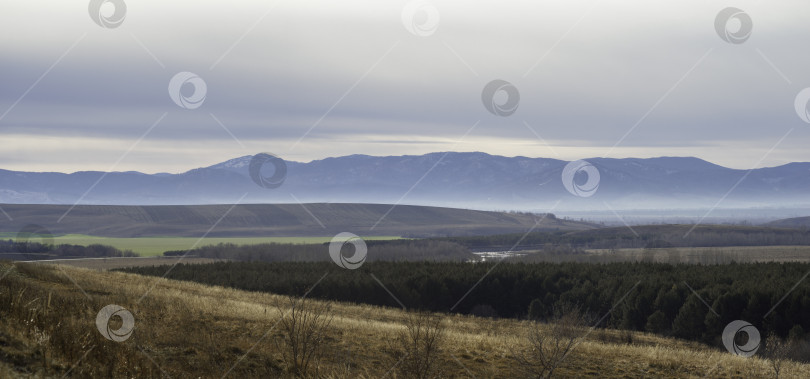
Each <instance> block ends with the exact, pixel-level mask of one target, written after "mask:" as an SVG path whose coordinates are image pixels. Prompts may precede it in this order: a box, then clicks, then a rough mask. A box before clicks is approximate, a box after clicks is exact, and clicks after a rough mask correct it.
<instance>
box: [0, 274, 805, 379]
mask: <svg viewBox="0 0 810 379" xmlns="http://www.w3.org/2000/svg"><path fill="white" fill-rule="evenodd" d="M0 276H3V277H2V279H0V377H4V378H5V377H26V378H27V377H76V378H85V377H155V378H157V377H162V376H163V377H173V378H175V377H180V378H197V377H201V378H221V377H223V376H224V375H226V374H227V377H230V378H252V377H289V376H291V374H290V370H289V365H287V364H286V363H285V359H284V358H283V357H284V345H283V344H282V343H281V342H280V341H281V339H282V338H283V334H282V333H281V331H280V328H279V327H278V325H279V324H278V321H279V320H280V318H281V317H282V314H284V315H285V316H286V313H283V312H286V311H287V308H286V305H284V304H287V303H286V301H285V300H286V299H285V298H283V297H281V296H277V295H273V294H267V293H253V292H245V291H238V290H233V289H228V288H222V287H212V286H204V285H200V284H195V283H189V282H179V281H171V280H164V279H156V278H147V277H142V276H138V275H134V274H125V273H119V272H109V271H97V270H91V269H86V268H77V267H70V266H64V265H41V264H21V263H18V264H14V265H11V264H9V263H4V264H0ZM383 279H384V278H383ZM153 286H154V287H153ZM152 288H153V290H151V291H150V289H152ZM304 291H306V289H302V293H303V292H304ZM145 293H148V295H147V296H145V297H143V299H142V300H139V299H141V298H142V296H143V295H144V294H145ZM310 303H311V304H319V302H315V301H312V302H310ZM108 304H117V305H120V306H123V307H125V308H126V309H128V310H129V311H131V312H132V314H133V315H134V318H135V330H134V332H133V334H132V336H131V337H130V338H129V339H127V340H126V341H123V342H113V341H109V340H107V339H105V338H104V337H102V336H101V333H100V332H99V331H98V330H97V329H96V325H95V319H96V315H97V313H98V311H99V310H100V309H101V308H102V307H104V306H106V305H108ZM277 306H279V307H280V308H276V307H277ZM330 306H331V313H330V314H331V315H332V316H333V317H334V318H333V321H332V324H331V327H330V328H328V329H327V331H326V335H325V338H324V340H323V344H325V346H326V349H325V350H324V354H323V355H321V356H320V359H319V360H318V363H317V364H316V365H315V366H313V368H312V369H311V371H309V372H308V374H307V376H310V377H329V378H356V377H360V378H372V377H373V378H378V377H383V376H386V375H387V377H389V378H395V377H404V376H402V375H400V374H398V372H397V370H391V368H392V367H393V366H394V365H396V364H397V361H396V360H395V359H394V357H395V350H396V349H397V346H395V345H392V343H391V341H392V338H393V336H395V335H396V334H397V333H398V332H399V331H401V330H402V329H403V328H404V326H403V325H404V322H405V320H406V317H407V313H406V312H404V311H402V310H400V309H393V308H380V307H373V306H365V305H354V304H346V303H330ZM442 317H443V324H444V325H445V327H446V340H445V342H444V343H443V344H442V345H441V348H440V352H439V354H438V364H439V366H440V368H441V374H442V377H448V378H466V377H481V378H489V377H493V378H513V377H525V376H524V374H522V373H521V372H520V371H519V370H518V366H517V365H516V364H515V362H514V361H513V360H512V359H511V357H512V356H513V354H514V353H515V352H516V351H517V352H519V351H522V350H525V349H527V343H528V341H527V338H526V335H527V331H528V330H529V328H530V327H531V325H532V323H530V322H528V321H518V320H511V319H502V320H493V319H487V318H476V317H472V316H458V315H445V316H442ZM111 326H112V325H111ZM542 327H543V328H548V327H549V326H548V325H544V326H542ZM113 329H115V326H113ZM585 332H587V331H585V330H583V334H585ZM622 335H626V333H625V332H620V331H613V330H599V329H597V330H595V331H594V332H593V333H589V334H587V335H586V336H585V338H584V339H583V340H582V341H581V343H579V344H578V345H577V346H576V347H575V348H574V350H573V352H572V353H571V354H570V355H569V356H568V357H567V358H566V359H565V361H564V363H563V366H562V367H561V368H560V369H559V370H558V371H557V372H555V375H558V376H559V377H600V378H602V377H606V378H642V377H665V378H667V377H712V378H743V377H745V378H748V377H772V376H773V375H772V374H773V371H772V369H771V368H770V366H769V362H768V361H766V360H764V359H761V358H758V357H756V356H755V357H751V358H741V357H737V356H733V355H731V354H729V353H727V352H726V351H724V350H719V349H715V348H709V347H706V346H703V345H700V344H697V343H690V342H685V341H680V340H675V339H668V338H661V337H657V336H653V335H650V334H645V333H632V334H631V336H632V338H630V339H629V340H630V341H628V338H627V337H626V336H625V337H622ZM781 376H782V377H797V378H798V377H805V378H806V377H810V365H807V364H799V363H794V362H786V363H785V364H784V366H783V368H782V375H781Z"/></svg>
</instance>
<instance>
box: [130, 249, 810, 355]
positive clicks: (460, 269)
mask: <svg viewBox="0 0 810 379" xmlns="http://www.w3.org/2000/svg"><path fill="white" fill-rule="evenodd" d="M493 266H497V267H494V268H493ZM490 270H491V272H490ZM124 271H128V272H135V273H141V274H146V275H155V276H162V275H164V274H165V273H166V271H167V268H166V267H139V268H131V269H127V270H124ZM808 271H810V264H805V263H760V264H747V263H746V264H738V263H732V264H728V265H711V266H702V265H670V264H659V263H610V264H583V263H562V264H553V263H535V264H526V263H511V262H509V263H506V262H504V263H501V264H496V263H474V264H473V263H459V262H369V263H366V264H365V265H363V266H362V267H361V268H359V269H357V270H345V269H341V268H339V267H337V266H336V265H335V264H333V263H331V262H279V263H260V262H220V263H214V264H206V265H183V264H180V265H178V266H177V267H175V268H174V270H172V271H171V273H170V274H169V276H168V277H169V278H171V279H179V280H189V281H195V282H200V283H206V284H213V285H221V286H227V287H234V288H239V289H245V290H250V291H266V292H272V293H278V294H289V295H301V294H303V293H305V292H306V291H307V290H308V289H309V288H310V287H311V286H312V285H313V284H314V283H316V282H317V281H318V280H319V279H320V278H321V277H322V276H323V275H324V274H326V273H328V275H326V277H325V278H324V279H323V280H322V281H321V282H320V284H318V285H317V286H315V287H314V289H312V292H311V293H310V295H309V296H313V297H316V298H321V299H328V300H338V301H348V302H356V303H366V304H374V305H381V306H394V307H398V306H400V305H399V303H398V302H397V300H395V299H394V298H393V297H392V296H391V295H389V294H388V292H387V291H386V289H385V288H383V287H382V286H381V285H380V284H378V283H377V281H376V280H375V277H376V278H377V279H379V280H380V281H381V282H382V283H383V284H384V285H385V287H386V288H387V289H388V290H390V291H391V293H392V294H393V295H394V296H395V297H396V298H397V299H399V301H401V302H402V304H403V305H404V306H406V307H408V308H422V309H429V310H433V311H452V312H459V313H464V314H475V315H481V316H496V317H516V318H525V317H529V318H535V319H547V318H548V317H550V316H551V314H552V310H553V309H554V307H555V306H558V305H564V304H576V305H579V306H580V307H582V309H583V310H586V311H587V312H588V313H590V314H591V315H592V316H594V317H595V319H599V318H601V317H602V316H606V317H605V319H604V320H603V322H602V323H601V324H600V326H609V327H614V328H621V329H629V330H643V331H649V332H654V333H658V334H661V335H672V336H676V337H680V338H685V339H690V340H695V341H702V342H707V343H713V344H716V343H718V341H719V339H720V337H721V334H722V332H723V328H724V327H725V326H726V325H727V324H728V323H729V322H731V321H733V320H737V319H742V320H746V321H748V322H750V323H752V324H753V325H755V326H756V327H757V328H759V330H760V332H761V333H762V335H766V333H768V332H770V331H773V332H775V333H777V334H778V335H780V336H783V337H785V336H791V337H794V338H801V337H803V336H804V334H805V330H810V329H808V328H810V288H808V285H807V283H804V285H800V286H798V287H796V288H795V289H794V290H793V291H792V292H791V288H792V287H793V286H794V284H796V283H797V282H799V281H800V279H801V278H802V277H803V276H804V275H805V274H806V273H807V272H808ZM372 275H373V276H372ZM481 278H483V280H481V282H480V283H478V285H476V283H477V282H478V281H479V280H480V279H481ZM689 287H691V288H692V289H694V290H695V291H696V292H697V294H699V296H700V297H698V296H696V295H695V294H694V293H693V292H692V291H691V290H690V288H689ZM471 289H472V290H471ZM470 290H471V291H470ZM468 291H470V292H469V293H467V292H468ZM465 294H466V297H465ZM786 294H787V296H786V297H785V298H784V300H782V301H781V302H780V299H781V298H782V297H783V296H785V295H786ZM462 298H463V300H462ZM701 298H702V299H703V301H705V302H706V303H707V304H708V305H709V306H711V308H712V309H713V310H714V312H716V313H717V314H718V315H719V316H718V315H716V314H715V313H714V312H712V310H710V309H709V307H707V306H706V305H704V304H703V301H702V300H701ZM622 299H623V300H622ZM456 304H457V305H456ZM777 304H778V305H777ZM614 305H615V308H614ZM773 307H775V308H774V309H773V311H772V312H770V313H769V311H770V310H771V308H773ZM611 309H612V311H611ZM766 315H767V316H766Z"/></svg>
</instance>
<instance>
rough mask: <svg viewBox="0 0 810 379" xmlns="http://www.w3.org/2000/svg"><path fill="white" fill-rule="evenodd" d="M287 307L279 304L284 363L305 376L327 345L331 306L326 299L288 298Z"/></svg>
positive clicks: (291, 369)
mask: <svg viewBox="0 0 810 379" xmlns="http://www.w3.org/2000/svg"><path fill="white" fill-rule="evenodd" d="M287 308H288V309H287V310H286V312H285V309H283V308H282V306H281V305H279V306H278V310H279V312H280V313H281V315H282V316H281V320H280V321H279V330H281V332H282V334H283V340H284V342H283V348H282V349H281V350H282V352H283V355H284V362H285V363H286V364H287V369H288V370H289V371H290V372H291V373H292V374H294V375H299V376H305V375H307V372H308V370H309V369H310V368H311V366H312V364H313V363H315V362H316V361H317V360H318V359H319V357H320V356H321V354H322V353H323V351H324V349H325V348H326V333H327V331H328V330H329V327H330V326H331V324H332V320H333V319H334V315H333V314H332V307H331V305H330V304H329V303H326V302H313V301H311V300H307V299H306V298H301V299H298V298H295V297H288V298H287Z"/></svg>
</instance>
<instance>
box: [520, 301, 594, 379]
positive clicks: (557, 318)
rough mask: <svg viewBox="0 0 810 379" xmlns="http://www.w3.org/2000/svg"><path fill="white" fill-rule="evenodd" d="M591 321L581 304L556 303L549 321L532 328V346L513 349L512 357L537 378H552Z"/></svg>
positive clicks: (530, 339)
mask: <svg viewBox="0 0 810 379" xmlns="http://www.w3.org/2000/svg"><path fill="white" fill-rule="evenodd" d="M586 324H587V319H586V317H585V315H584V314H583V313H582V312H581V310H580V308H579V307H578V306H574V305H571V304H565V305H560V306H555V307H554V310H553V316H552V318H551V319H549V322H548V323H539V322H534V323H532V327H531V329H530V330H529V335H528V339H529V349H528V350H527V351H523V352H514V351H513V352H512V358H513V359H514V360H515V361H516V362H517V364H518V367H519V368H520V369H521V370H522V371H524V372H525V373H526V374H528V375H530V376H532V377H536V378H550V377H552V375H554V371H555V370H557V369H558V368H559V367H560V366H561V364H562V363H563V361H564V359H565V357H566V356H567V355H568V354H569V353H570V352H571V351H572V350H573V349H574V347H575V346H576V344H577V343H578V342H579V340H580V337H582V335H583V334H584V330H583V329H584V327H585V325H586Z"/></svg>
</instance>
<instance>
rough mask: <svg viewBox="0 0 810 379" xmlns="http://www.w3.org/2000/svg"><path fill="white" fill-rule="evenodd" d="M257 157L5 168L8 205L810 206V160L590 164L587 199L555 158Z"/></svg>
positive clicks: (0, 175)
mask: <svg viewBox="0 0 810 379" xmlns="http://www.w3.org/2000/svg"><path fill="white" fill-rule="evenodd" d="M251 159H252V156H244V157H238V158H234V159H230V160H228V161H225V162H222V163H218V164H215V165H212V166H208V167H202V168H197V169H193V170H190V171H187V172H184V173H181V174H166V173H161V174H143V173H139V172H113V173H108V174H106V176H105V177H104V178H103V180H101V181H100V182H99V183H98V184H97V185H96V186H95V187H93V188H92V190H90V191H89V192H87V191H88V189H89V188H91V187H92V186H93V184H94V183H95V182H96V181H98V180H99V178H100V177H101V176H102V175H104V173H102V172H87V171H84V172H76V173H72V174H64V173H40V172H19V171H7V170H0V203H18V204H73V203H74V202H76V201H77V200H79V199H80V198H82V196H83V195H84V194H85V192H87V194H86V196H84V197H83V198H82V200H81V202H80V203H81V204H120V205H149V204H152V205H162V204H181V205H182V204H225V203H235V202H237V201H238V200H239V199H240V198H241V199H242V202H247V203H293V202H298V201H301V202H308V203H309V202H323V203H388V204H393V203H403V204H415V205H433V206H449V207H461V208H473V209H537V210H543V209H550V208H552V207H555V208H556V209H589V208H599V209H603V208H605V204H608V205H609V206H610V207H611V208H615V209H643V208H666V209H677V208H700V207H706V208H708V207H713V206H715V205H718V206H719V207H721V208H722V207H768V206H794V205H799V204H804V205H806V204H810V195H808V190H810V163H790V164H786V165H782V166H778V167H767V168H760V169H755V170H751V171H750V172H746V171H745V170H736V169H730V168H726V167H722V166H719V165H716V164H713V163H710V162H706V161H704V160H701V159H698V158H693V157H659V158H646V159H640V158H623V159H613V158H591V159H586V160H585V161H586V162H587V163H588V164H590V165H591V166H592V167H593V168H594V169H595V170H596V171H597V172H598V175H599V180H598V183H597V184H598V186H597V187H595V188H594V189H593V191H592V192H590V193H588V194H591V196H589V197H578V196H577V195H575V194H574V192H572V191H570V188H572V187H571V185H569V186H568V187H569V188H568V189H567V188H566V186H565V185H564V179H565V177H566V176H565V175H563V174H564V171H565V170H566V166H567V165H568V164H569V162H566V161H562V160H558V159H551V158H527V157H520V156H519V157H503V156H497V155H489V154H486V153H480V152H472V153H460V152H438V153H430V154H424V155H406V156H380V157H377V156H368V155H349V156H343V157H335V158H326V159H321V160H315V161H312V162H308V163H301V162H294V161H287V162H286V168H287V174H286V178H285V180H284V182H283V184H282V185H281V186H279V187H278V188H274V189H268V188H262V187H260V186H259V185H257V184H256V183H254V181H253V180H251V177H250V174H249V171H248V169H249V165H250V161H251ZM569 167H570V166H569ZM569 174H570V175H568V178H570V181H573V182H574V183H575V187H576V188H579V187H582V186H587V185H589V183H588V178H589V177H588V175H587V173H585V172H583V171H582V170H580V171H577V172H574V173H570V172H569ZM743 178H744V180H742V181H741V179H743ZM738 182H739V183H738ZM590 184H594V183H590ZM732 188H733V190H731V189H732ZM580 195H582V193H580ZM721 199H722V201H721Z"/></svg>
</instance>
